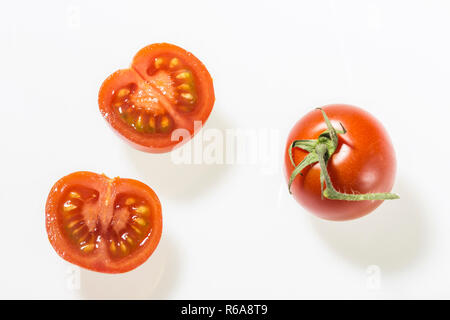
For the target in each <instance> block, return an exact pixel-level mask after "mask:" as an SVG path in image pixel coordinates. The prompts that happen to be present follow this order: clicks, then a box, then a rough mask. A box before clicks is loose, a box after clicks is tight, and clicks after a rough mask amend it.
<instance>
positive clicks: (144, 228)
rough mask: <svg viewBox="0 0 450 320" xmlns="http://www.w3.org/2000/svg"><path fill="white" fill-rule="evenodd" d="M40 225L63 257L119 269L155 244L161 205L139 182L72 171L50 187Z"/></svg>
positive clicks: (135, 262)
mask: <svg viewBox="0 0 450 320" xmlns="http://www.w3.org/2000/svg"><path fill="white" fill-rule="evenodd" d="M46 227H47V233H48V238H49V240H50V243H51V244H52V246H53V248H54V249H55V250H56V252H57V253H58V254H59V255H60V256H61V257H62V258H63V259H65V260H67V261H69V262H71V263H74V264H76V265H79V266H80V267H83V268H86V269H90V270H93V271H98V272H105V273H122V272H126V271H130V270H132V269H134V268H136V267H137V266H139V265H141V264H142V263H143V262H145V261H146V260H147V258H148V257H150V255H151V254H152V253H153V251H154V250H155V249H156V246H157V245H158V243H159V240H160V238H161V232H162V216H161V204H160V202H159V199H158V197H157V195H156V194H155V192H154V191H153V190H152V189H151V188H150V187H148V186H147V185H145V184H143V183H142V182H139V181H136V180H131V179H121V178H114V179H109V178H108V177H106V176H105V175H99V174H96V173H92V172H86V171H84V172H75V173H72V174H70V175H68V176H65V177H64V178H62V179H61V180H59V181H58V182H57V183H56V184H55V185H54V186H53V188H52V190H51V191H50V194H49V196H48V199H47V205H46Z"/></svg>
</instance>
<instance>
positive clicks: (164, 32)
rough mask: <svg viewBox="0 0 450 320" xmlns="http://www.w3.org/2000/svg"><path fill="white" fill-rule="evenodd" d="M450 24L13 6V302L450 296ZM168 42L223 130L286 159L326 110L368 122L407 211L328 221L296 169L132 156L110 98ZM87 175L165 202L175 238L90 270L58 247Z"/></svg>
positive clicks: (387, 13)
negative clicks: (186, 59) (74, 177)
mask: <svg viewBox="0 0 450 320" xmlns="http://www.w3.org/2000/svg"><path fill="white" fill-rule="evenodd" d="M449 17H450V2H448V1H444V0H443V1H390V0H389V1H356V0H355V1H331V0H330V1H174V0H172V1H142V2H137V1H89V2H88V1H76V0H73V1H14V2H8V3H5V4H3V6H2V10H1V11H0V40H1V42H0V55H1V59H0V88H1V89H0V94H1V99H0V101H1V107H0V108H1V109H0V110H1V114H0V115H1V117H0V136H1V140H0V150H1V151H0V152H1V164H2V165H1V179H0V181H1V187H0V188H1V189H0V203H1V226H0V227H1V232H0V243H1V246H0V260H1V263H0V298H64V299H65V298H68V299H71V298H76V299H78V298H163V299H177V298H178V299H184V298H208V299H209V298H211V299H216V298H236V299H240V298H255V299H257V298H287V299H293V298H363V299H366V298H450V273H449V270H450V231H449V230H450V228H449V227H450V205H449V201H448V200H449V196H450V194H449V191H450V190H449V188H448V181H449V179H450V174H449V170H448V167H447V166H448V159H449V157H450V151H449V150H450V148H449V147H448V141H449V140H448V136H449V123H450V111H449V110H450V105H449V88H450V86H449V85H450V62H449V61H450V60H449V57H450V44H449V43H450V42H449V41H448V35H449V31H450V19H449ZM155 42H170V43H174V44H177V45H179V46H181V47H183V48H185V49H187V50H189V51H192V52H193V53H194V54H195V55H196V56H197V57H198V58H199V59H200V60H202V61H203V63H204V64H205V65H206V66H207V68H208V70H209V71H210V73H211V75H212V76H213V78H214V85H215V92H216V104H215V107H214V110H213V112H212V114H211V117H210V119H209V121H208V123H207V126H206V129H207V128H218V129H220V130H222V131H223V130H226V129H228V128H241V129H267V128H269V129H274V130H276V132H278V135H279V137H278V139H279V140H278V142H277V143H278V144H277V145H278V147H279V148H282V147H283V146H284V143H285V138H286V135H287V133H288V131H289V129H290V128H291V127H292V125H293V124H294V123H295V122H296V121H297V120H298V119H299V118H300V117H301V116H302V115H303V114H305V113H306V112H308V111H309V110H311V109H312V108H315V107H318V106H322V105H325V104H329V103H338V102H341V103H349V104H354V105H358V106H361V107H363V108H365V109H367V110H368V111H370V112H371V113H372V114H374V115H375V116H376V117H377V118H378V119H380V120H381V121H382V122H383V124H384V125H385V127H386V128H387V130H388V132H389V134H390V135H391V138H392V140H393V143H394V146H395V149H396V152H397V158H398V175H397V178H396V184H395V186H394V191H396V192H398V193H399V194H400V195H401V196H402V199H401V200H398V201H392V202H386V203H384V204H383V205H382V206H381V207H380V208H379V209H377V210H376V211H375V212H373V213H372V214H370V215H369V216H367V217H364V218H361V219H359V220H356V221H351V222H343V223H336V222H327V221H323V220H320V219H318V218H315V217H314V216H312V215H310V214H309V213H308V212H306V211H305V210H304V209H303V208H301V207H300V206H299V205H298V204H297V203H296V202H295V201H294V200H293V199H292V198H291V197H290V196H289V194H288V192H287V190H286V185H285V182H284V176H283V172H282V164H281V161H278V162H277V163H276V164H275V165H276V167H275V168H276V170H275V171H272V172H267V171H264V170H263V169H264V168H263V166H262V165H260V164H258V163H256V164H253V165H251V164H250V165H205V164H204V165H175V164H173V162H172V161H171V157H170V155H167V154H166V155H152V154H145V153H142V152H139V151H136V150H134V149H132V148H131V147H128V146H127V145H126V144H125V143H124V142H122V141H121V140H120V139H119V138H118V137H117V136H116V135H115V134H113V132H112V131H111V130H110V129H109V128H108V127H107V125H106V122H105V121H104V120H103V119H102V118H101V116H100V113H99V111H98V106H97V94H98V89H99V87H100V85H101V83H102V81H103V80H104V79H105V78H106V76H108V75H109V74H110V73H112V72H113V71H115V70H117V69H119V68H124V67H127V66H128V65H129V63H130V62H131V59H132V57H133V56H134V54H135V53H136V52H137V51H138V50H139V49H140V48H141V47H144V46H145V45H148V44H151V43H155ZM196 139H199V136H197V137H196ZM273 152H274V154H275V159H276V160H281V159H282V157H283V153H282V150H281V149H280V150H274V151H273ZM78 170H89V171H94V172H99V173H101V172H104V173H105V174H107V175H109V176H118V175H120V176H121V177H127V178H135V179H139V180H141V181H143V182H145V183H147V184H149V185H150V186H151V187H152V188H153V189H154V190H155V191H156V192H157V194H158V195H159V197H160V200H161V202H162V205H163V218H164V231H163V237H162V239H161V243H160V245H159V247H158V249H157V251H156V252H155V253H154V254H153V256H152V257H151V258H150V259H149V260H148V261H147V262H146V263H145V264H144V265H142V266H141V267H139V268H138V269H136V270H135V271H132V272H129V273H127V274H123V275H102V274H97V273H93V272H89V271H85V270H80V269H78V268H75V267H72V266H71V265H70V264H68V263H66V262H65V261H64V260H62V259H61V258H60V257H59V256H58V255H57V254H56V253H55V252H54V250H53V249H52V247H51V246H50V244H49V242H48V239H47V234H46V231H45V225H44V206H45V201H46V198H47V194H48V192H49V190H50V188H51V186H52V185H53V183H55V182H56V181H57V180H58V179H59V178H61V177H62V176H64V175H66V174H69V173H71V172H73V171H78Z"/></svg>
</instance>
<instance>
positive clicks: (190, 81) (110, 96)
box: [98, 43, 215, 153]
mask: <svg viewBox="0 0 450 320" xmlns="http://www.w3.org/2000/svg"><path fill="white" fill-rule="evenodd" d="M214 101H215V97H214V87H213V82H212V78H211V76H210V74H209V72H208V70H207V69H206V67H205V66H204V65H203V64H202V63H201V62H200V60H198V59H197V58H196V57H195V56H194V55H193V54H192V53H190V52H187V51H186V50H184V49H182V48H180V47H177V46H175V45H172V44H168V43H157V44H152V45H149V46H147V47H145V48H143V49H141V50H140V51H139V52H138V53H137V54H136V56H135V57H134V59H133V62H132V64H131V67H130V68H129V69H123V70H118V71H116V72H115V73H113V74H112V75H110V76H109V77H108V78H107V79H106V80H105V81H104V82H103V84H102V86H101V88H100V92H99V100H98V103H99V108H100V112H101V113H102V115H103V117H104V118H105V119H106V121H107V122H108V123H109V124H110V125H111V126H112V128H113V129H114V130H115V131H116V132H117V133H118V134H119V135H120V136H121V137H122V138H124V139H125V140H127V141H128V142H129V143H131V145H133V146H134V147H136V148H137V149H140V150H143V151H147V152H152V153H162V152H168V151H171V150H172V149H173V148H174V147H175V146H179V145H181V144H182V143H185V142H187V141H188V140H189V139H190V138H191V137H192V136H193V135H194V134H195V133H196V131H197V130H198V129H199V128H201V125H202V124H204V123H205V121H206V120H207V119H208V117H209V114H210V113H211V110H212V108H213V105H214ZM194 122H197V125H195V126H194ZM176 129H185V131H184V133H182V134H179V131H178V132H177V134H176V135H174V136H173V137H172V133H173V132H174V130H176ZM194 129H196V130H194ZM180 136H181V137H180Z"/></svg>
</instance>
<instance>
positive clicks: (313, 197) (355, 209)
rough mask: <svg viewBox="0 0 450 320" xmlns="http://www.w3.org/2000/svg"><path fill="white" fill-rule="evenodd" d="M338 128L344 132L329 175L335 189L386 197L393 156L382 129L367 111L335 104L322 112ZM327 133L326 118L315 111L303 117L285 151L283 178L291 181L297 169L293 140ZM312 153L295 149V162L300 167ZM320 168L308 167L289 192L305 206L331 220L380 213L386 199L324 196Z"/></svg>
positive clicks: (317, 164)
mask: <svg viewBox="0 0 450 320" xmlns="http://www.w3.org/2000/svg"><path fill="white" fill-rule="evenodd" d="M322 109H323V111H324V112H326V114H327V115H328V118H329V119H330V121H331V124H332V125H333V127H334V128H340V127H341V125H340V123H341V124H342V125H343V127H345V129H346V130H347V132H346V133H345V134H339V143H338V146H337V149H336V151H335V153H334V154H333V155H332V156H331V158H330V159H329V161H328V165H327V168H328V173H329V176H330V178H331V181H332V182H333V185H334V187H335V189H337V190H338V191H340V192H343V193H348V194H364V193H379V192H388V191H390V190H391V189H392V186H393V184H394V178H395V171H396V160H395V152H394V148H393V146H392V143H391V140H390V138H389V136H388V134H387V132H386V130H385V129H384V128H383V126H382V124H381V123H380V122H379V121H378V120H377V119H375V118H374V117H373V116H372V115H371V114H369V113H368V112H366V111H364V110H362V109H360V108H358V107H354V106H350V105H344V104H335V105H328V106H325V107H323V108H322ZM326 130H327V125H326V123H325V122H324V118H323V117H322V114H321V112H320V111H318V110H314V111H311V112H309V113H308V114H306V115H305V116H304V117H303V118H301V119H300V120H299V121H298V122H297V123H296V124H295V125H294V127H293V128H292V130H291V132H290V133H289V136H288V140H287V144H286V149H285V166H284V167H285V174H286V178H287V180H288V181H289V177H290V176H291V174H292V172H293V170H294V166H293V164H292V163H291V160H290V157H289V148H290V146H291V145H292V143H293V141H295V140H301V139H317V138H318V137H319V135H320V134H321V133H323V132H324V131H326ZM307 155H308V152H307V151H305V150H302V149H299V148H294V149H292V158H293V161H294V163H295V164H296V165H297V164H299V163H300V162H301V161H302V160H303V159H304V158H305V157H306V156H307ZM320 172H321V169H320V165H319V163H315V164H313V165H311V166H307V167H306V168H304V170H303V171H302V175H298V176H297V177H296V178H295V180H293V182H292V185H291V189H290V190H291V192H292V194H293V196H294V198H295V199H296V200H297V202H299V203H300V204H301V205H302V206H303V207H305V208H306V209H308V210H309V211H311V212H312V213H314V214H316V215H318V216H319V217H321V218H324V219H328V220H349V219H355V218H358V217H361V216H364V215H366V214H368V213H370V212H371V211H373V210H374V209H375V208H377V207H378V206H379V205H380V204H381V203H382V202H383V201H382V200H364V201H347V200H331V199H327V198H325V197H323V194H322V187H321V182H320Z"/></svg>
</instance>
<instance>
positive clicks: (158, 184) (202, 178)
mask: <svg viewBox="0 0 450 320" xmlns="http://www.w3.org/2000/svg"><path fill="white" fill-rule="evenodd" d="M227 128H229V127H228V126H226V123H225V122H224V121H223V118H221V117H220V115H217V112H215V111H213V113H212V114H211V117H210V119H209V120H208V121H207V122H206V124H205V125H204V127H203V129H202V130H201V131H200V132H198V133H197V134H196V135H195V137H194V139H201V138H202V136H201V135H202V134H203V133H204V131H205V130H209V129H216V130H219V131H220V133H221V134H222V137H223V139H225V130H226V129H227ZM191 141H192V140H191ZM223 142H224V143H223V144H222V145H223V148H225V141H223ZM210 143H212V141H204V142H203V143H202V146H203V147H202V148H203V150H205V148H206V147H207V146H208V145H209V144H210ZM195 145H196V144H195V143H191V157H189V159H191V160H192V161H191V162H190V163H175V162H174V161H173V159H172V156H173V155H172V154H171V153H170V152H169V153H164V154H151V153H146V152H141V151H139V150H136V149H134V148H132V147H130V146H125V147H124V148H126V152H125V153H126V154H127V155H128V156H129V157H130V158H131V162H132V163H133V164H134V165H135V166H136V169H137V172H138V174H139V176H140V177H141V178H140V179H141V181H142V182H144V183H147V184H148V185H149V186H151V187H152V188H153V189H154V190H155V191H156V192H157V193H158V195H162V196H163V197H169V198H171V199H174V200H176V201H192V199H193V198H194V197H195V196H197V195H199V194H201V193H202V192H205V191H207V190H208V189H209V188H211V187H212V186H213V185H214V184H216V183H218V182H220V181H221V178H222V176H223V175H224V174H225V172H226V171H227V170H228V169H229V167H230V166H229V165H226V164H224V163H222V164H215V163H214V164H207V163H204V161H203V160H202V161H201V163H195V162H194V161H193V160H194V153H195V152H196V146H195ZM185 147H187V145H183V146H181V147H180V148H185ZM177 151H178V149H177ZM202 159H203V157H202Z"/></svg>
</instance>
